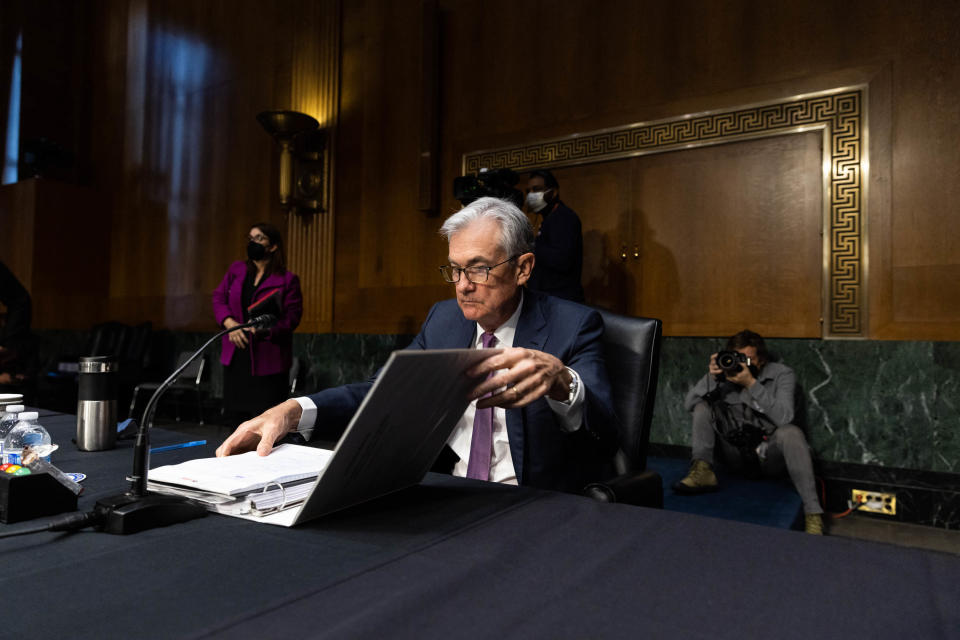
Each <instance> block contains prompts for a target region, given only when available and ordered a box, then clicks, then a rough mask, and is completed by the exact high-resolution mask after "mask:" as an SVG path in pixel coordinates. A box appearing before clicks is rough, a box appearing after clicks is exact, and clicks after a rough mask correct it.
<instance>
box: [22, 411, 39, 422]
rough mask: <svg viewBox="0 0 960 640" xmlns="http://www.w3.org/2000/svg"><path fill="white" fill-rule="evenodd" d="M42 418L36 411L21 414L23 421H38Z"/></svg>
mask: <svg viewBox="0 0 960 640" xmlns="http://www.w3.org/2000/svg"><path fill="white" fill-rule="evenodd" d="M39 417H40V414H39V413H38V412H36V411H24V412H23V413H21V414H20V419H21V420H36V419H37V418H39Z"/></svg>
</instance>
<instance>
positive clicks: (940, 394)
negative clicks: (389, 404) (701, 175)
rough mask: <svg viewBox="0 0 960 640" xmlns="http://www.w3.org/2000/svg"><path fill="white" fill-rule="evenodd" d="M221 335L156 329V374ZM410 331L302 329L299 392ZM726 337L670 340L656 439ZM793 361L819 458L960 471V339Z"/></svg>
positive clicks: (46, 338) (370, 361)
mask: <svg viewBox="0 0 960 640" xmlns="http://www.w3.org/2000/svg"><path fill="white" fill-rule="evenodd" d="M38 333H40V337H41V343H42V348H41V351H42V353H44V354H45V357H46V359H47V360H51V361H52V360H53V359H55V358H54V356H55V355H56V354H57V353H64V352H67V351H71V350H74V351H75V349H76V348H78V345H82V344H83V343H84V341H83V332H67V331H46V332H38ZM212 335H213V334H212V333H187V332H169V331H158V332H154V338H153V345H152V348H151V351H150V362H149V363H148V370H149V371H150V372H151V373H152V375H153V376H154V378H157V377H158V378H161V379H162V377H163V375H162V374H163V372H165V371H171V370H172V366H173V363H174V361H175V360H176V354H177V353H179V352H180V351H182V350H186V349H195V348H197V347H199V346H200V345H201V344H203V342H204V341H206V340H207V339H209V338H210V337H211V336H212ZM410 340H411V336H404V335H365V334H300V333H296V334H294V353H295V355H297V356H298V357H300V358H302V359H303V362H304V365H305V366H304V370H303V372H302V373H301V379H300V388H302V389H303V390H304V391H313V390H318V389H323V388H326V387H330V386H335V385H339V384H343V383H346V382H354V381H357V380H363V379H366V378H368V377H369V376H370V375H372V374H373V373H374V372H375V371H376V370H377V368H379V367H380V366H382V365H383V363H384V362H385V361H386V359H387V357H388V356H389V354H390V352H391V351H393V350H395V349H400V348H403V347H405V346H406V345H407V344H408V343H409V342H410ZM723 344H724V340H723V339H715V338H665V339H664V341H663V349H662V355H661V362H660V379H659V386H658V390H657V399H656V405H655V409H654V417H653V426H652V430H651V436H650V440H651V442H654V443H662V444H673V445H686V446H689V444H690V419H689V415H688V414H687V412H686V411H684V409H683V397H684V395H686V392H687V390H688V389H689V387H690V385H692V384H693V383H694V382H695V381H696V380H697V379H698V378H699V377H700V376H701V375H703V372H704V371H705V370H706V363H707V359H708V358H709V356H710V354H711V353H713V352H715V351H717V350H718V349H720V348H722V347H723ZM769 347H770V348H771V350H772V351H774V352H775V353H776V354H778V355H779V357H780V359H781V360H782V361H783V362H784V363H786V364H788V365H790V366H791V367H793V369H794V370H795V371H796V372H797V379H798V382H799V384H800V385H801V387H802V390H803V398H804V400H805V402H804V405H805V406H804V407H801V409H800V414H801V415H805V419H804V420H803V422H804V423H805V425H804V426H805V429H806V432H807V435H808V439H809V441H810V445H811V447H812V449H813V451H814V454H815V457H816V459H818V460H823V461H829V462H846V463H856V464H862V465H873V466H878V467H894V468H905V469H917V470H929V471H936V472H952V473H958V472H960V342H893V341H879V340H863V341H859V340H858V341H852V340H785V339H781V340H770V341H769ZM219 349H220V347H219V344H214V345H211V347H210V349H209V351H208V353H207V362H208V364H209V368H208V371H209V377H208V378H207V382H206V385H207V391H208V395H209V396H212V397H214V398H217V397H221V396H222V388H223V376H222V368H221V367H220V364H219V358H220V351H219Z"/></svg>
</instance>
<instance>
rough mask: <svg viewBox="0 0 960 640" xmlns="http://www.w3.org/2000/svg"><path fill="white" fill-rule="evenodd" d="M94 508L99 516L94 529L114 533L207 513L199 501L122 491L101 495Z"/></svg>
mask: <svg viewBox="0 0 960 640" xmlns="http://www.w3.org/2000/svg"><path fill="white" fill-rule="evenodd" d="M94 511H95V512H96V513H97V514H98V515H99V516H100V518H99V520H100V523H99V524H98V525H97V529H98V530H100V531H104V532H106V533H113V534H117V535H126V534H128V533H137V532H138V531H145V530H147V529H154V528H156V527H166V526H168V525H171V524H177V523H178V522H186V521H188V520H194V519H196V518H202V517H204V516H206V515H207V509H206V507H204V506H203V505H202V504H199V503H197V502H194V501H193V500H190V499H188V498H181V497H179V496H170V495H164V494H161V493H147V494H145V495H142V496H137V495H133V494H131V493H121V494H119V495H115V496H110V497H108V498H102V499H100V500H98V501H97V504H96V506H94Z"/></svg>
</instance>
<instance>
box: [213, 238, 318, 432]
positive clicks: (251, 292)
mask: <svg viewBox="0 0 960 640" xmlns="http://www.w3.org/2000/svg"><path fill="white" fill-rule="evenodd" d="M275 292H278V293H279V301H280V307H281V313H280V316H279V318H278V320H277V323H276V324H275V325H274V326H273V327H271V328H270V329H267V330H261V331H257V330H255V329H243V330H240V331H234V332H232V333H228V334H227V335H225V336H224V337H223V338H222V340H223V342H222V345H221V346H222V348H221V354H220V362H221V363H222V364H223V367H224V370H223V408H224V412H225V413H226V414H228V417H229V418H230V419H231V420H239V421H242V420H246V419H247V418H249V417H252V416H255V415H259V414H260V413H261V412H263V411H264V410H265V409H267V408H268V407H271V406H273V405H275V404H277V403H279V402H283V401H284V400H285V399H286V398H287V380H288V376H289V372H290V366H291V364H292V363H293V331H294V330H295V329H296V328H297V325H299V324H300V317H301V315H302V314H303V297H302V295H301V293H300V279H299V278H298V277H297V276H296V274H294V273H292V272H290V271H288V270H287V268H286V256H285V254H284V251H283V238H282V236H281V235H280V230H279V229H277V228H276V227H274V226H273V225H271V224H268V223H265V222H261V223H257V224H255V225H253V226H252V227H251V228H250V231H249V233H248V234H247V260H246V261H241V260H238V261H237V262H234V263H233V264H232V265H230V268H229V269H227V273H226V275H224V277H223V280H222V281H221V282H220V285H219V286H218V287H217V288H216V290H214V292H213V312H214V316H215V317H216V320H217V324H219V325H220V326H221V327H223V328H224V329H229V328H230V327H235V326H236V325H238V324H242V323H244V322H246V321H248V320H249V319H250V318H249V313H248V312H247V308H248V307H249V306H250V305H251V304H253V303H254V302H256V301H258V300H261V299H263V298H265V297H267V296H269V295H274V293H275Z"/></svg>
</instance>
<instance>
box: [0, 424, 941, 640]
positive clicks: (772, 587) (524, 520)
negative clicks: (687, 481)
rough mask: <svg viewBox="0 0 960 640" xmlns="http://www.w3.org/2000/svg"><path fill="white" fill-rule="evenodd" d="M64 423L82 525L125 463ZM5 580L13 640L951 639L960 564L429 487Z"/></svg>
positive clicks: (25, 557)
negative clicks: (311, 517) (87, 444)
mask: <svg viewBox="0 0 960 640" xmlns="http://www.w3.org/2000/svg"><path fill="white" fill-rule="evenodd" d="M73 420H74V419H73V417H72V416H47V417H45V418H42V419H41V422H43V424H44V425H45V426H47V428H48V429H50V431H51V432H52V433H53V434H54V441H55V442H57V443H59V444H60V446H61V449H60V451H58V452H57V453H56V454H54V463H55V464H57V465H58V466H60V467H61V468H62V469H63V470H64V471H80V472H83V473H87V474H88V478H87V480H86V481H84V485H85V486H86V490H85V493H84V495H83V496H82V497H81V501H80V507H81V509H88V508H90V506H92V504H93V502H94V501H95V499H96V498H97V497H102V496H104V495H107V494H110V493H116V492H118V491H122V490H124V489H125V488H126V483H125V482H124V480H123V478H124V476H125V475H126V474H128V473H129V471H130V467H131V455H132V452H131V450H132V445H131V444H130V443H129V442H121V443H120V445H119V446H118V448H117V449H116V450H113V451H106V452H97V453H81V452H78V451H76V447H75V446H74V445H73V444H72V443H71V442H70V435H71V433H72V429H73ZM190 439H191V438H189V437H185V436H183V435H182V434H175V433H171V432H164V431H160V430H157V431H156V432H155V437H154V443H153V444H154V445H155V446H156V445H162V444H168V443H172V442H182V441H186V440H190ZM217 444H218V443H215V442H211V443H209V444H208V445H207V446H206V447H197V448H192V449H183V450H179V451H171V452H166V453H158V454H155V455H154V457H153V461H152V464H153V466H159V465H161V464H171V463H175V462H179V461H182V460H186V459H189V458H192V457H200V456H209V455H213V451H214V449H215V448H216V445H217ZM14 526H18V525H7V526H0V531H6V530H9V527H14ZM0 562H2V566H3V569H4V572H3V576H4V589H3V591H2V593H3V601H2V606H3V609H4V611H5V614H4V616H3V617H4V620H3V623H2V624H3V630H4V634H5V635H6V636H8V637H13V636H14V634H19V633H23V634H31V635H32V637H43V638H47V637H49V638H66V637H71V638H110V637H138V638H172V637H224V638H238V637H240V638H245V637H250V638H254V637H256V638H276V637H289V638H299V637H363V638H373V637H388V638H397V637H401V638H402V637H409V638H430V637H440V636H452V637H462V638H500V637H548V638H585V637H591V638H599V637H616V638H619V637H655V638H657V637H659V638H698V637H703V638H707V637H709V638H737V639H738V640H742V639H743V638H756V637H770V638H804V639H807V638H810V637H824V638H834V637H841V638H842V637H848V638H854V637H856V638H872V639H873V638H960V558H958V557H956V556H952V555H948V554H942V553H937V552H929V551H922V550H915V549H904V548H898V547H892V546H887V545H881V544H875V543H869V542H863V541H857V540H849V539H840V538H830V537H815V536H809V535H806V534H803V533H799V532H794V531H783V530H777V529H772V528H769V527H761V526H757V525H751V524H745V523H737V522H729V521H723V520H717V519H714V518H705V517H701V516H696V515H690V514H682V513H673V512H665V511H657V510H652V509H644V508H639V507H630V506H624V505H609V504H601V503H597V502H592V501H590V500H588V499H586V498H581V497H577V496H572V495H566V494H560V493H552V492H547V491H539V490H535V489H526V488H516V487H505V486H499V485H493V484H489V483H482V482H477V481H471V480H463V479H456V478H451V477H448V476H441V475H434V474H429V475H428V476H427V478H426V479H425V481H424V482H423V483H422V484H421V485H420V486H417V487H413V488H410V489H405V490H403V491H399V492H396V493H394V494H392V495H390V496H387V497H385V498H381V499H378V500H375V501H373V502H370V503H367V504H364V505H360V506H357V507H354V508H351V509H348V510H346V511H342V512H340V513H337V514H333V515H330V516H327V517H325V518H322V519H320V520H316V521H313V522H309V523H307V524H305V525H301V526H298V527H294V528H290V529H287V528H281V527H275V526H271V525H265V524H257V523H253V522H248V521H246V520H240V519H235V518H229V517H226V516H220V515H210V516H208V517H206V518H203V519H200V520H195V521H192V522H188V523H183V524H178V525H174V526H171V527H167V528H162V529H155V530H151V531H145V532H142V533H138V534H135V535H130V536H112V535H108V534H104V533H97V532H94V531H92V530H86V531H83V532H79V533H40V534H33V535H28V536H23V537H16V538H9V539H3V540H0Z"/></svg>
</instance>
